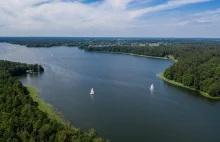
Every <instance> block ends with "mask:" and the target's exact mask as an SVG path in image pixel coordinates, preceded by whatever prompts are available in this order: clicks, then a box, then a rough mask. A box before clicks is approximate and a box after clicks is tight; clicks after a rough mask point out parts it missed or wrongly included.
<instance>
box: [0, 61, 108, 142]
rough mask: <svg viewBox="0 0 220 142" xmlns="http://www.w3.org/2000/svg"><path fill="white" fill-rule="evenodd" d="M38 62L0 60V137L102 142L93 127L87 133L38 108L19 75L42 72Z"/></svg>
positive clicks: (11, 141) (14, 140)
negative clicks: (26, 62) (33, 63)
mask: <svg viewBox="0 0 220 142" xmlns="http://www.w3.org/2000/svg"><path fill="white" fill-rule="evenodd" d="M43 71H44V69H43V67H42V66H41V65H38V64H35V65H32V64H25V63H17V62H10V61H5V60H0V110H1V115H0V141H3V142H20V141H29V142H34V141H51V142H54V141H55V142H64V141H65V142H104V139H103V138H99V137H98V135H97V133H96V131H95V129H90V130H89V133H88V134H87V133H85V132H83V131H82V130H81V129H80V128H75V127H73V126H72V125H71V124H70V123H66V122H63V123H62V122H60V121H58V120H56V119H53V118H51V117H49V116H48V113H46V112H44V111H42V110H41V109H39V108H38V106H39V103H38V102H37V101H36V100H33V97H31V96H30V93H31V92H29V90H30V88H29V89H27V87H25V86H23V85H22V83H21V81H19V80H18V79H17V77H18V76H20V75H24V74H26V73H33V72H38V73H41V72H43Z"/></svg>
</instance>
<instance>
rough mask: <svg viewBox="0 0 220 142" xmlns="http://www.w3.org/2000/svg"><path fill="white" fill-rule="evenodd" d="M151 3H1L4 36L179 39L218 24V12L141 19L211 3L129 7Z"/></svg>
mask: <svg viewBox="0 0 220 142" xmlns="http://www.w3.org/2000/svg"><path fill="white" fill-rule="evenodd" d="M150 1H153V0H143V1H140V0H104V1H99V2H93V3H89V4H86V3H83V0H75V1H71V2H62V1H61V0H1V2H0V15H1V17H0V36H170V35H173V36H175V35H177V33H175V32H177V31H178V30H176V27H178V26H180V27H184V26H187V25H190V24H191V23H194V24H195V23H196V22H197V23H207V22H208V21H212V22H215V21H218V20H217V18H219V15H220V14H219V13H220V12H219V11H220V10H219V9H218V10H216V11H215V10H213V11H206V12H204V14H205V15H208V16H205V17H204V16H202V15H204V14H202V13H201V14H200V15H199V13H197V15H196V14H195V15H194V16H186V17H185V19H184V20H183V19H180V18H181V17H180V18H178V16H175V17H176V19H175V18H173V19H172V18H170V17H168V16H166V17H158V16H157V17H154V18H152V19H141V20H140V19H139V17H141V16H143V15H147V14H149V13H150V12H159V11H163V10H167V9H175V8H178V7H181V6H185V5H188V4H193V3H201V2H208V1H210V0H169V1H168V2H166V3H164V4H159V5H155V6H152V7H147V8H142V9H140V8H139V7H136V8H135V9H136V10H130V9H129V5H132V4H134V5H135V4H136V5H137V4H144V3H148V2H150ZM219 19H220V18H219ZM169 21H170V22H169ZM195 21H196V22H195ZM172 22H175V24H173V23H172ZM1 25H2V26H1ZM169 25H172V26H170V27H169ZM164 27H166V29H162V28H164ZM182 29H184V28H182ZM172 31H173V32H172ZM180 31H181V30H180ZM170 32H171V33H170ZM184 33H185V31H184ZM183 35H184V34H183Z"/></svg>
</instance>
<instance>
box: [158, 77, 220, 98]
mask: <svg viewBox="0 0 220 142" xmlns="http://www.w3.org/2000/svg"><path fill="white" fill-rule="evenodd" d="M157 76H158V77H160V78H161V79H163V80H164V81H166V82H168V83H170V84H173V85H176V86H179V87H183V88H187V89H190V90H193V91H197V92H199V94H200V95H202V96H203V97H206V98H209V99H215V100H218V99H220V97H212V96H210V95H209V94H208V93H206V92H204V91H200V90H196V89H195V88H192V87H188V86H185V85H183V84H182V83H179V82H176V81H174V80H169V79H167V78H166V77H164V75H163V73H161V74H157Z"/></svg>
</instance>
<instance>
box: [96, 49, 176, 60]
mask: <svg viewBox="0 0 220 142" xmlns="http://www.w3.org/2000/svg"><path fill="white" fill-rule="evenodd" d="M95 52H100V53H111V54H124V55H132V56H138V57H146V58H154V59H163V60H172V61H174V62H178V60H176V59H174V57H173V56H171V55H170V56H168V58H167V57H155V56H146V55H139V54H133V53H125V52H109V51H95Z"/></svg>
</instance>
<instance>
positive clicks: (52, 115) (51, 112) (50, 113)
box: [27, 86, 65, 124]
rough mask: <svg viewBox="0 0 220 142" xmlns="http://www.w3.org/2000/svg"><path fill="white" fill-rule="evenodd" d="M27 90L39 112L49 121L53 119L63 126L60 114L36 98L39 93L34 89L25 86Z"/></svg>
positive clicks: (63, 122)
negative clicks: (43, 113) (44, 114)
mask: <svg viewBox="0 0 220 142" xmlns="http://www.w3.org/2000/svg"><path fill="white" fill-rule="evenodd" d="M27 89H28V91H29V92H30V96H31V98H32V99H33V101H34V102H37V103H38V108H39V109H40V110H41V111H43V112H45V113H47V115H48V117H49V118H50V119H53V120H56V121H58V122H59V123H62V124H65V121H64V120H63V117H62V115H61V113H59V112H58V111H57V110H55V109H54V108H53V106H52V105H51V104H48V103H46V102H45V101H44V100H42V99H40V98H39V97H38V96H39V94H40V92H39V91H38V90H37V89H36V88H34V87H32V86H27Z"/></svg>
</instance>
